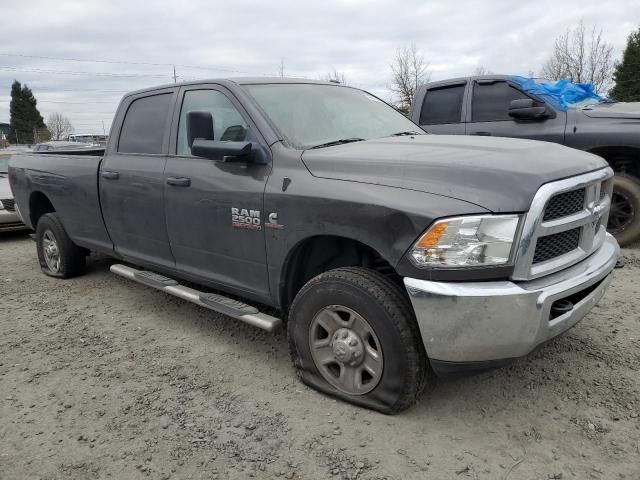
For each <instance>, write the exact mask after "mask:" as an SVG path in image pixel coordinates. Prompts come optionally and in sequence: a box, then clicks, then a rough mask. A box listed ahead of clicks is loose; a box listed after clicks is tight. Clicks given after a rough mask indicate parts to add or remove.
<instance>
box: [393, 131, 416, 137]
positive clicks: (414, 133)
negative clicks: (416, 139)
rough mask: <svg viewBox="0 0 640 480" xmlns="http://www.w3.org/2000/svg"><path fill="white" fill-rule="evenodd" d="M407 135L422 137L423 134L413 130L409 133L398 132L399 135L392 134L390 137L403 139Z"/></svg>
mask: <svg viewBox="0 0 640 480" xmlns="http://www.w3.org/2000/svg"><path fill="white" fill-rule="evenodd" d="M405 135H422V133H420V132H413V131H411V130H409V131H407V132H398V133H392V134H391V135H389V136H390V137H403V136H405Z"/></svg>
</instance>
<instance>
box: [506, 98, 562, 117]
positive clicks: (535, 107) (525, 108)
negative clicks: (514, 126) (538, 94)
mask: <svg viewBox="0 0 640 480" xmlns="http://www.w3.org/2000/svg"><path fill="white" fill-rule="evenodd" d="M509 116H510V117H511V118H513V119H514V120H545V119H547V118H554V117H555V116H556V115H555V112H554V111H553V110H551V109H550V108H549V107H547V106H546V105H545V104H544V103H543V102H537V101H535V100H534V99H532V98H521V99H519V100H513V101H512V102H511V103H510V104H509Z"/></svg>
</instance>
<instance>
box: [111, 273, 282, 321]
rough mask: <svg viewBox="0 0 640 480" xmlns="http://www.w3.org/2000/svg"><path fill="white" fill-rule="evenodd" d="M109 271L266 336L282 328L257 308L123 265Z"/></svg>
mask: <svg viewBox="0 0 640 480" xmlns="http://www.w3.org/2000/svg"><path fill="white" fill-rule="evenodd" d="M111 271H112V272H113V273H115V274H116V275H120V276H121V277H124V278H128V279H129V280H133V281H135V282H138V283H142V284H143V285H146V286H148V287H153V288H155V289H158V290H162V291H163V292H167V293H170V294H171V295H174V296H176V297H179V298H182V299H183V300H186V301H188V302H191V303H195V304H196V305H200V306H201V307H204V308H208V309H209V310H214V311H216V312H219V313H223V314H225V315H228V316H230V317H233V318H235V319H237V320H242V321H243V322H246V323H248V324H249V325H253V326H254V327H258V328H261V329H263V330H266V331H267V332H273V331H274V330H275V329H276V328H278V327H279V326H280V325H281V324H282V320H280V319H279V318H276V317H272V316H271V315H267V314H265V313H260V312H259V311H258V309H257V308H255V307H252V306H251V305H247V304H246V303H242V302H240V301H238V300H234V299H232V298H228V297H224V296H222V295H218V294H216V293H204V292H200V291H198V290H195V289H193V288H189V287H185V286H184V285H180V284H179V283H178V282H177V281H175V280H173V279H172V278H169V277H165V276H163V275H159V274H157V273H154V272H148V271H145V270H136V269H135V268H131V267H127V266H126V265H120V264H114V265H111Z"/></svg>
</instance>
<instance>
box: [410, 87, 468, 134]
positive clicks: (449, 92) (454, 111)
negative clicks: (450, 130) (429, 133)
mask: <svg viewBox="0 0 640 480" xmlns="http://www.w3.org/2000/svg"><path fill="white" fill-rule="evenodd" d="M464 87H465V85H464V84H462V85H452V86H449V87H440V88H433V89H431V90H427V94H426V95H425V97H424V101H423V102H422V110H421V112H420V125H429V124H435V123H460V118H461V116H462V99H463V97H464Z"/></svg>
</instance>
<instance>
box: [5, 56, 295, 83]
mask: <svg viewBox="0 0 640 480" xmlns="http://www.w3.org/2000/svg"><path fill="white" fill-rule="evenodd" d="M0 56H4V57H17V58H35V59H41V60H55V61H61V62H84V63H107V64H121V65H146V66H154V67H173V69H174V72H173V74H174V75H173V76H174V80H175V67H182V68H192V69H197V70H208V71H211V72H227V73H240V74H242V75H258V76H276V75H275V74H274V73H265V72H249V71H246V70H238V69H232V68H228V67H217V66H205V65H185V64H179V63H151V62H133V61H127V60H103V59H80V58H68V57H49V56H45V55H25V54H20V53H3V52H0ZM282 63H284V59H283V60H282ZM283 67H284V65H282V67H281V70H280V72H279V73H280V74H281V76H282V73H284V68H283ZM169 76H172V75H169ZM299 78H307V77H303V76H299Z"/></svg>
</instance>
